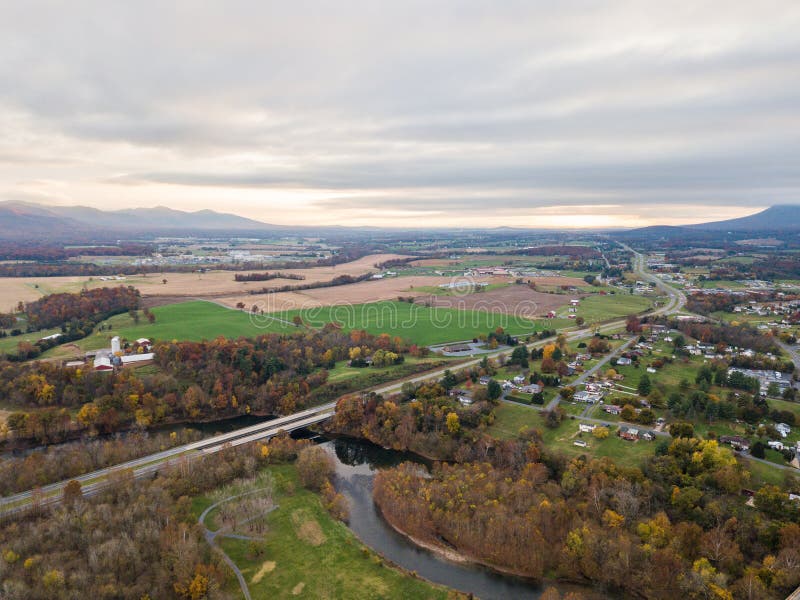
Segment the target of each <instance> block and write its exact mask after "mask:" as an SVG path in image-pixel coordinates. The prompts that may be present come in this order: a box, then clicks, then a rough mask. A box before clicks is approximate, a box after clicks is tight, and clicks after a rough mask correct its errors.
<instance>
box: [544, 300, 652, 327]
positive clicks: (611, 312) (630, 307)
mask: <svg viewBox="0 0 800 600" xmlns="http://www.w3.org/2000/svg"><path fill="white" fill-rule="evenodd" d="M652 305H653V302H652V300H651V299H650V298H645V297H643V296H636V295H634V294H619V293H618V294H607V295H605V296H601V295H600V294H597V295H593V296H587V297H586V298H583V299H582V300H581V303H580V305H579V306H578V312H577V313H575V314H577V315H578V316H579V317H583V318H584V319H586V322H587V323H595V322H597V321H603V320H606V319H614V318H618V317H626V316H628V315H632V314H636V313H640V312H642V311H645V310H647V309H649V308H650V307H651V306H652ZM558 314H559V316H561V317H563V316H566V315H567V314H568V313H567V309H566V308H564V309H561V310H560V311H559V313H558Z"/></svg>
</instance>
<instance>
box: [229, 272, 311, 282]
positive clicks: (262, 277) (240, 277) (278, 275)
mask: <svg viewBox="0 0 800 600" xmlns="http://www.w3.org/2000/svg"><path fill="white" fill-rule="evenodd" d="M273 279H296V280H298V281H302V280H303V279H305V276H304V275H297V274H295V273H282V272H280V271H273V272H272V273H270V272H269V271H265V272H263V273H236V274H235V275H234V276H233V280H234V281H271V280H273Z"/></svg>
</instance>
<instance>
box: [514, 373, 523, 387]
mask: <svg viewBox="0 0 800 600" xmlns="http://www.w3.org/2000/svg"><path fill="white" fill-rule="evenodd" d="M512 381H513V382H514V384H515V385H522V384H523V383H525V376H524V375H517V376H516V377H514V379H513V380H512Z"/></svg>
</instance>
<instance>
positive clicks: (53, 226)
mask: <svg viewBox="0 0 800 600" xmlns="http://www.w3.org/2000/svg"><path fill="white" fill-rule="evenodd" d="M279 229H283V228H282V227H280V226H277V225H270V224H268V223H262V222H261V221H255V220H253V219H247V218H245V217H240V216H237V215H232V214H228V213H218V212H215V211H213V210H199V211H196V212H186V211H181V210H174V209H171V208H167V207H165V206H157V207H155V208H127V209H122V210H109V211H105V210H99V209H96V208H90V207H88V206H43V205H40V204H31V203H27V202H0V238H11V239H17V238H20V237H51V238H52V237H56V238H61V237H65V236H66V237H70V236H85V235H96V236H99V237H101V238H102V237H108V235H111V236H114V235H119V234H124V233H128V234H131V233H148V232H149V233H167V232H169V233H174V232H184V233H186V232H193V231H205V232H213V231H220V232H222V231H224V232H236V231H251V232H256V231H265V230H279Z"/></svg>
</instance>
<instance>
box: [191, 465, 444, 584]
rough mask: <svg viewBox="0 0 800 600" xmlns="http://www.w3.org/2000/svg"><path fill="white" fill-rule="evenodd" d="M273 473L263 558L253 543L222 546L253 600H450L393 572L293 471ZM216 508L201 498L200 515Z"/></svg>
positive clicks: (231, 542)
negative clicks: (253, 550)
mask: <svg viewBox="0 0 800 600" xmlns="http://www.w3.org/2000/svg"><path fill="white" fill-rule="evenodd" d="M269 471H270V473H271V474H272V477H273V480H274V484H275V485H274V489H275V493H274V500H275V503H276V504H277V505H278V508H277V509H275V510H274V511H272V512H271V513H269V515H268V516H267V518H266V521H267V532H266V534H265V535H264V541H263V542H261V543H260V545H261V546H262V547H263V550H264V554H263V555H262V556H260V557H255V556H253V554H252V553H251V549H250V542H249V541H245V540H237V539H230V538H222V539H220V540H219V541H220V546H221V547H222V548H223V549H224V551H225V552H226V553H227V554H228V556H230V557H231V558H232V559H233V560H234V562H235V563H236V565H237V566H238V567H239V568H240V569H241V571H242V574H243V575H244V577H245V579H246V580H247V584H248V587H249V588H250V593H251V594H252V596H253V598H290V597H293V596H298V597H304V598H353V599H355V600H358V599H362V598H363V599H368V598H410V599H417V598H418V599H424V598H431V599H445V598H447V591H446V590H445V589H444V588H441V587H437V586H434V585H431V584H429V583H427V582H426V581H423V580H420V579H416V578H414V577H412V576H410V575H407V574H405V573H403V572H401V571H399V570H396V569H394V568H392V567H390V566H388V565H387V564H386V563H384V562H383V560H382V559H381V558H380V557H379V556H378V555H376V554H375V553H374V552H372V551H371V550H369V549H368V548H366V547H365V546H364V545H363V544H362V543H361V542H360V541H359V540H358V539H357V538H356V537H355V535H353V533H352V532H351V531H350V530H349V529H348V528H347V527H346V526H345V525H344V524H343V523H340V522H338V521H335V520H334V519H332V518H331V517H330V515H329V514H328V513H327V511H325V509H324V508H323V507H322V504H321V502H320V498H319V496H317V495H316V494H313V493H311V492H309V491H307V490H305V489H303V488H302V487H301V486H300V484H299V482H298V478H297V471H296V469H295V468H294V466H293V465H281V466H274V467H270V468H269ZM211 502H212V501H211V499H210V498H208V497H200V498H196V499H195V501H194V509H195V511H196V512H197V514H199V512H200V511H202V509H203V508H205V507H206V506H208V505H210V504H211ZM211 516H212V517H213V515H211ZM209 525H210V524H209ZM309 533H313V534H314V535H309ZM229 591H230V592H231V593H232V594H234V595H236V597H238V596H239V595H240V594H241V592H240V591H239V587H238V585H237V583H236V580H235V579H232V580H231V583H230V587H229Z"/></svg>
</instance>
